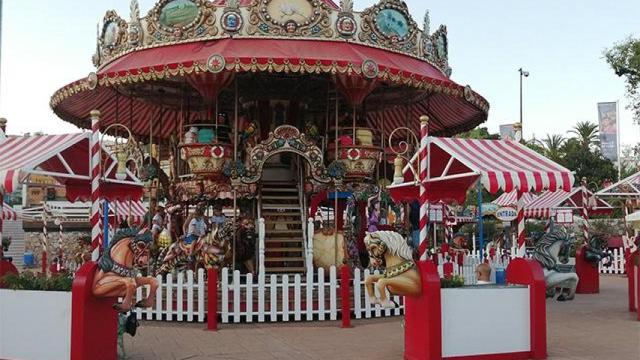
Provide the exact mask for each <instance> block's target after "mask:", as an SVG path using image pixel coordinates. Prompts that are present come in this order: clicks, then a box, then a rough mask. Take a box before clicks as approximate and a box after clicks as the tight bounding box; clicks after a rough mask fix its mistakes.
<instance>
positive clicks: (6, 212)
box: [0, 202, 18, 220]
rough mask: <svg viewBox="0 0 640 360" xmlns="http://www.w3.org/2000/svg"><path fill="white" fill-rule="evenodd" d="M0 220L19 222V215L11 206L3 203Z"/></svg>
mask: <svg viewBox="0 0 640 360" xmlns="http://www.w3.org/2000/svg"><path fill="white" fill-rule="evenodd" d="M0 220H18V213H17V212H16V211H15V210H13V208H12V207H11V206H9V204H5V203H4V202H3V203H2V212H1V213H0Z"/></svg>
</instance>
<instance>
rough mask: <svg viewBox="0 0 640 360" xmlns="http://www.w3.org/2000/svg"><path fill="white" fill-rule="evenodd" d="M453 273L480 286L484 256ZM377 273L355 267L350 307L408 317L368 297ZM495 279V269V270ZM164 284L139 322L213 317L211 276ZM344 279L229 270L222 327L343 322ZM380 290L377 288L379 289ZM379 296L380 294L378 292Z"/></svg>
mask: <svg viewBox="0 0 640 360" xmlns="http://www.w3.org/2000/svg"><path fill="white" fill-rule="evenodd" d="M439 260H440V261H439V263H440V265H438V272H439V273H440V275H441V276H442V275H443V261H442V260H443V259H442V258H440V259H439ZM453 260H454V266H453V273H454V274H455V275H462V276H463V277H464V279H465V285H474V284H475V283H476V276H475V268H476V266H477V265H478V264H479V263H480V259H479V256H477V255H476V256H473V255H468V256H465V258H464V264H463V265H462V266H460V265H458V264H456V263H455V261H456V260H457V259H453ZM490 265H491V267H492V268H493V269H494V270H495V269H496V268H498V267H503V268H504V269H506V267H507V266H508V265H509V259H508V258H503V259H496V261H493V262H491V263H490ZM600 272H601V273H603V274H622V273H624V251H623V250H622V249H615V250H614V251H613V264H612V266H611V267H608V268H605V267H602V265H601V266H600ZM372 273H373V274H379V272H378V271H377V270H376V271H374V272H371V271H370V270H369V269H364V270H361V269H354V272H353V277H352V279H351V280H350V284H349V285H350V287H351V289H350V293H351V296H350V298H349V308H350V310H351V313H352V314H353V316H354V317H355V318H356V319H362V318H375V317H386V316H398V315H402V314H404V303H403V298H402V297H400V296H393V297H392V298H391V299H392V300H393V301H395V302H396V303H397V304H398V305H399V307H397V308H395V309H383V308H382V307H380V306H379V305H375V304H373V303H372V302H371V301H370V299H369V297H368V296H367V294H366V290H365V287H364V279H365V278H366V277H367V276H368V275H369V274H372ZM491 276H492V279H491V280H492V281H495V271H492V275H491ZM157 280H158V283H159V284H160V286H159V287H158V289H157V291H156V298H155V304H154V306H153V307H151V308H148V309H140V310H138V311H137V317H138V319H144V320H159V321H189V322H192V321H197V322H203V321H204V320H205V315H206V314H207V309H206V303H205V297H206V296H207V294H206V289H207V283H206V281H205V272H204V270H202V269H200V270H198V272H197V273H194V272H193V271H186V272H180V273H177V274H175V275H173V274H168V275H167V276H166V278H165V279H163V278H162V277H160V276H158V277H157ZM340 286H341V280H340V276H339V274H338V272H337V271H336V268H335V267H333V266H332V267H331V268H330V269H329V272H328V273H327V272H326V271H325V270H324V269H322V268H318V269H315V270H312V269H309V271H307V273H306V274H270V275H257V276H253V275H252V274H240V272H239V271H237V270H236V271H234V272H233V273H232V272H231V271H230V270H229V269H228V268H223V269H222V271H221V272H220V283H219V286H218V293H219V295H218V309H217V310H218V314H219V315H220V318H221V321H222V323H239V322H287V321H324V320H337V319H338V318H339V317H340V316H341V301H342V299H341V296H340ZM376 291H377V290H376ZM147 292H148V287H143V288H138V289H137V293H136V301H138V300H141V299H143V298H144V297H146V295H147ZM377 295H379V294H377Z"/></svg>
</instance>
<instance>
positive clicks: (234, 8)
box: [51, 0, 489, 138]
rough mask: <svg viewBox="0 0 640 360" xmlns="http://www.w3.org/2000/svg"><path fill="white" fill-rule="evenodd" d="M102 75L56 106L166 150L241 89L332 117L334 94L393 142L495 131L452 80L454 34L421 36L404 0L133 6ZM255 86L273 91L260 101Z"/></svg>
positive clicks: (480, 102) (113, 19)
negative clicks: (426, 133)
mask: <svg viewBox="0 0 640 360" xmlns="http://www.w3.org/2000/svg"><path fill="white" fill-rule="evenodd" d="M94 64H95V65H96V66H97V68H98V69H97V71H96V72H95V73H91V74H90V75H89V76H87V77H86V78H82V79H80V80H78V81H75V82H73V83H71V84H69V85H67V86H65V87H63V88H62V89H60V90H58V91H57V92H56V93H55V94H54V95H53V97H52V99H51V107H52V109H53V110H54V112H55V113H56V114H58V115H59V116H60V117H61V118H62V119H64V120H66V121H69V122H72V123H74V124H76V125H77V126H79V127H83V128H88V127H89V125H90V124H89V122H88V121H87V120H86V119H87V117H88V114H89V111H91V110H93V109H98V110H100V111H101V113H102V120H101V121H102V124H101V125H102V127H103V128H104V127H107V126H109V125H110V124H113V123H121V124H124V125H127V126H129V127H130V128H131V130H132V131H133V132H134V133H135V134H137V135H141V136H142V135H144V136H148V135H149V134H153V136H160V137H165V138H166V137H168V136H169V135H170V134H172V133H174V132H179V131H177V130H179V127H180V125H181V124H189V123H192V122H194V121H197V120H201V119H204V118H206V117H207V116H210V111H211V107H212V106H213V104H214V103H218V102H217V101H218V98H219V97H220V99H223V100H224V99H226V100H225V101H220V102H219V103H220V104H222V105H224V104H225V103H227V104H228V103H229V102H231V101H233V98H232V97H227V98H224V97H223V96H222V95H221V94H223V91H224V90H225V88H227V89H229V88H233V87H234V86H233V85H232V84H233V81H234V80H238V81H237V84H238V86H239V87H240V91H241V92H242V93H241V94H240V96H241V97H242V98H243V99H244V100H248V99H254V100H255V99H263V100H264V99H269V98H273V97H274V96H275V93H276V92H277V89H280V90H282V89H290V88H294V87H295V88H296V89H297V91H296V92H295V94H294V95H291V94H288V96H289V97H291V96H293V97H294V98H295V97H296V96H299V95H300V94H305V93H306V94H307V95H309V96H310V98H311V99H312V101H316V102H317V103H318V104H324V105H326V103H327V101H326V97H327V92H328V90H331V91H332V90H336V91H338V92H339V93H340V94H342V95H343V96H344V97H345V98H346V100H347V102H348V103H349V105H358V106H360V105H362V106H363V107H364V108H365V109H366V110H365V111H366V116H364V119H365V121H366V122H367V124H368V126H370V127H375V128H383V129H384V130H385V131H386V132H387V133H389V132H391V131H392V130H393V129H395V128H397V127H398V126H409V127H411V128H414V129H415V128H417V126H418V121H417V118H418V116H419V115H428V116H429V117H430V118H431V119H432V121H431V122H430V131H431V133H432V134H439V135H452V134H455V133H458V132H461V131H465V130H469V129H471V128H473V127H475V126H477V125H478V124H480V123H482V122H484V121H486V119H487V112H488V109H489V104H488V102H487V101H486V100H485V99H484V98H482V96H480V95H479V94H477V93H475V92H474V91H473V90H471V88H470V87H469V86H462V85H459V84H457V83H455V82H454V81H452V80H451V79H450V78H449V76H450V73H451V68H450V67H449V61H448V38H447V29H446V27H445V26H440V27H439V28H438V29H437V30H436V31H433V32H432V31H431V25H430V20H429V17H428V14H427V16H425V21H424V24H423V27H422V29H420V28H419V27H418V25H417V23H416V22H415V21H414V20H413V19H412V17H411V15H410V14H409V11H408V8H407V6H406V4H405V3H404V2H403V1H399V0H382V1H380V2H378V3H377V4H375V5H372V6H370V7H368V8H366V9H364V10H363V11H362V12H357V11H354V10H353V2H352V1H344V2H341V7H338V6H337V5H336V4H335V3H334V2H333V1H331V0H324V1H315V0H289V1H287V2H282V1H275V0H265V1H253V2H250V1H239V0H234V1H224V2H223V1H215V2H210V1H204V0H160V1H158V2H157V3H156V5H155V6H154V7H153V8H152V9H151V10H150V11H149V13H148V14H147V15H146V16H145V17H141V16H140V9H139V8H138V4H137V1H134V2H132V6H131V13H130V20H129V21H128V22H127V21H125V20H124V19H122V18H121V17H120V16H119V15H118V14H117V13H115V12H114V11H108V12H107V13H106V15H105V17H104V20H103V26H102V31H101V34H100V36H99V39H98V50H97V53H96V54H95V55H94ZM273 78H277V79H278V80H291V81H292V82H286V83H281V84H278V82H277V81H275V80H273ZM318 78H320V79H321V80H318ZM257 79H267V82H268V83H269V84H268V85H267V86H263V87H262V88H263V89H265V90H264V91H263V92H258V93H257V94H251V90H252V89H259V88H261V87H260V86H259V82H258V80H257ZM272 80H273V81H272ZM300 86H307V87H306V88H304V89H300V88H299V87H300ZM274 89H276V90H274ZM294 100H295V99H294ZM222 105H221V106H222ZM318 113H321V114H324V113H325V112H324V109H323V110H322V111H319V112H318ZM208 114H209V115H208Z"/></svg>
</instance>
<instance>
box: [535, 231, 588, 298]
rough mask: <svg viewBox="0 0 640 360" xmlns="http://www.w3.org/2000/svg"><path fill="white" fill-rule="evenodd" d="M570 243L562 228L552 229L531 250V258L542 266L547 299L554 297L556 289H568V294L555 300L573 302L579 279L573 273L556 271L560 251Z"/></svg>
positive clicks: (563, 294) (561, 295)
mask: <svg viewBox="0 0 640 360" xmlns="http://www.w3.org/2000/svg"><path fill="white" fill-rule="evenodd" d="M570 241H571V238H570V237H569V235H568V234H567V232H566V230H565V229H564V228H560V227H558V228H553V229H552V230H551V231H550V232H548V233H546V234H544V235H543V236H542V238H540V239H539V240H538V241H537V242H536V244H535V247H534V250H533V258H534V259H535V260H537V261H538V262H539V263H540V265H542V270H543V272H544V280H545V283H546V284H547V297H553V296H555V293H556V288H557V287H560V288H566V289H568V294H565V293H562V294H560V295H559V296H558V298H557V299H556V300H558V301H565V300H573V298H574V296H575V293H576V287H577V286H578V280H579V278H578V275H577V274H576V273H575V272H560V271H558V269H557V265H558V262H559V261H560V256H561V255H560V251H561V250H562V248H563V247H565V248H568V245H569V243H570Z"/></svg>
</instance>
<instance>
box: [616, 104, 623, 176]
mask: <svg viewBox="0 0 640 360" xmlns="http://www.w3.org/2000/svg"><path fill="white" fill-rule="evenodd" d="M616 151H617V154H618V181H620V173H621V172H622V171H621V167H622V158H620V101H619V100H616Z"/></svg>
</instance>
